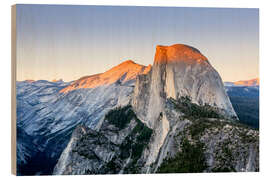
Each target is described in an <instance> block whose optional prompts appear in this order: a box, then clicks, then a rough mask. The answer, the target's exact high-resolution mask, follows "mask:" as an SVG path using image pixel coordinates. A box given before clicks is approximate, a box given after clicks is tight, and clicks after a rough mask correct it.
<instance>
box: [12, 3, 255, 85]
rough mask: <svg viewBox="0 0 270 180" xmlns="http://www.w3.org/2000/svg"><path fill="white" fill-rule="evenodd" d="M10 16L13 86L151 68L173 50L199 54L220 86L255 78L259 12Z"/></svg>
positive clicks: (38, 9)
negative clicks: (161, 51)
mask: <svg viewBox="0 0 270 180" xmlns="http://www.w3.org/2000/svg"><path fill="white" fill-rule="evenodd" d="M16 16H17V17H16V18H17V19H16V26H17V43H16V45H17V80H18V81H21V80H26V79H32V80H40V79H44V80H53V79H63V80H64V81H72V80H76V79H78V78H80V77H82V76H86V75H92V74H96V73H101V72H105V71H106V70H108V69H110V68H111V67H113V66H116V65H118V64H119V63H121V62H123V61H125V60H128V59H131V60H133V61H134V62H136V63H139V64H143V65H148V64H153V62H154V55H155V49H156V48H155V47H156V46H157V45H173V44H187V45H190V46H193V47H195V48H197V49H199V50H200V51H201V53H202V54H203V55H204V56H206V57H207V58H208V60H209V62H210V63H211V64H212V66H213V67H214V68H215V69H216V70H217V71H218V72H219V74H220V76H221V78H222V79H223V81H237V80H247V79H252V78H256V77H259V10H258V9H245V8H243V9H239V8H186V7H185V8H183V7H125V6H122V7H118V6H64V5H17V14H16Z"/></svg>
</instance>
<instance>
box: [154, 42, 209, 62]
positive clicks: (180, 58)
mask: <svg viewBox="0 0 270 180" xmlns="http://www.w3.org/2000/svg"><path fill="white" fill-rule="evenodd" d="M177 62H186V63H200V62H207V63H208V60H207V58H206V57H205V56H204V55H202V54H201V52H200V51H199V50H198V49H196V48H193V47H191V46H188V45H184V44H175V45H172V46H161V45H158V46H157V47H156V55H155V61H154V64H160V63H162V64H163V63H166V64H167V63H177Z"/></svg>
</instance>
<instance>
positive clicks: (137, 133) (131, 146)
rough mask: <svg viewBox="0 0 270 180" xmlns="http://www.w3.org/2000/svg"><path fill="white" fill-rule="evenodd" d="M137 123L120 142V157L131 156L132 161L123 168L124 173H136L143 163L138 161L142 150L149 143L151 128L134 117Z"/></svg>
mask: <svg viewBox="0 0 270 180" xmlns="http://www.w3.org/2000/svg"><path fill="white" fill-rule="evenodd" d="M135 120H136V123H137V125H136V126H135V127H134V128H133V130H132V131H131V133H130V134H129V135H128V136H127V137H126V138H125V140H124V142H123V143H122V144H121V146H120V149H121V154H120V158H121V159H126V158H128V157H131V159H132V161H131V162H130V163H129V164H128V165H127V167H126V168H125V172H124V173H138V172H139V170H140V169H141V167H142V165H143V164H140V163H138V160H139V158H140V157H141V155H142V152H143V150H144V149H145V148H146V146H147V145H148V144H149V141H150V138H151V136H152V133H153V130H152V129H150V128H148V127H147V126H146V125H145V124H143V123H142V122H141V121H140V120H139V119H137V117H135Z"/></svg>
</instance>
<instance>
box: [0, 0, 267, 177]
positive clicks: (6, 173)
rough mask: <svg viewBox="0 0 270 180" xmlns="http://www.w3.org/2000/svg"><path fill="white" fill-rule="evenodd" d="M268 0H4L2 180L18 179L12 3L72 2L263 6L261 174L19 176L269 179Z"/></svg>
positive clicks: (0, 10) (0, 109) (0, 98)
mask: <svg viewBox="0 0 270 180" xmlns="http://www.w3.org/2000/svg"><path fill="white" fill-rule="evenodd" d="M268 2H269V1H267V0H185V1H184V0H166V1H165V0H88V1H86V0H77V1H76V0H62V1H58V2H56V1H55V0H23V1H20V0H18V1H15V0H10V1H4V2H1V5H0V13H1V15H0V18H1V19H0V24H1V33H0V35H1V37H0V42H1V48H0V56H1V59H0V63H1V64H0V68H1V69H0V72H1V75H0V78H1V79H0V83H1V87H0V90H1V92H0V102H1V107H0V112H1V113H0V117H1V118H0V122H1V124H0V127H1V129H0V133H1V134H0V137H1V141H0V143H1V145H0V176H1V179H15V178H17V177H15V176H13V175H11V159H10V153H11V149H10V134H11V132H10V129H11V128H10V127H11V122H10V121H11V120H10V119H11V118H10V115H11V108H10V107H11V89H10V88H11V83H10V79H11V63H10V62H11V61H10V59H11V58H10V52H11V48H10V47H11V44H10V42H11V38H10V34H11V33H10V32H11V31H10V26H11V24H10V19H11V16H10V14H11V5H13V4H72V5H128V6H132V5H136V6H180V7H233V8H236V7H244V8H260V79H261V87H260V105H261V106H260V172H259V173H228V174H224V173H222V174H220V173H215V174H214V173H212V174H173V175H110V176H107V175H106V176H104V175H101V176H100V175H99V176H53V177H51V176H49V177H48V176H42V177H20V178H21V179H29V178H45V179H47V178H53V179H56V178H57V179H60V180H61V179H62V180H64V179H75V178H76V179H78V178H81V179H89V178H91V179H92V178H94V179H109V178H110V179H117V180H118V179H125V180H126V179H127V178H128V179H138V178H142V179H147V178H153V179H164V178H170V179H180V178H181V179H191V180H192V179H199V178H200V179H201V178H203V179H204V178H207V179H209V180H211V179H215V180H216V179H220V180H222V179H226V180H227V179H239V178H243V179H245V180H248V179H252V180H254V179H269V177H270V176H269V175H270V173H269V172H270V168H269V167H270V165H269V162H270V159H269V157H270V155H269V154H270V152H269V151H270V146H269V145H270V144H269V143H270V134H269V132H270V118H269V117H270V112H269V108H270V106H269V105H268V101H269V100H270V88H269V80H268V79H269V78H270V74H269V72H270V63H269V62H270V56H269V54H270V52H269V51H270V39H269V34H270V28H269V22H270V20H269V19H270V6H269V4H268Z"/></svg>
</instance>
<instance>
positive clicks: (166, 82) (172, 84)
mask: <svg viewBox="0 0 270 180" xmlns="http://www.w3.org/2000/svg"><path fill="white" fill-rule="evenodd" d="M186 96H188V97H190V98H191V100H192V102H193V103H196V104H199V105H205V104H208V105H210V106H213V107H217V108H219V109H220V112H221V113H222V114H223V115H225V116H228V117H237V116H236V113H235V112H234V109H233V107H232V105H231V102H230V100H229V98H228V96H227V94H226V92H225V90H224V86H223V83H222V80H221V78H220V76H219V74H218V72H217V71H216V70H215V69H214V68H213V67H212V66H211V64H210V63H209V61H208V60H207V58H206V57H205V56H204V55H202V54H201V53H200V51H199V50H197V49H195V48H193V47H190V46H187V45H183V44H176V45H172V46H157V47H156V54H155V61H154V65H153V68H152V71H151V72H150V73H148V74H147V75H145V76H140V77H138V78H137V82H136V87H135V90H134V98H133V106H134V108H135V109H136V110H137V111H138V116H139V117H140V118H141V119H145V121H147V124H148V125H149V126H150V127H153V126H154V122H155V120H156V119H157V118H158V116H159V113H160V112H161V111H162V109H163V107H164V100H165V99H166V98H170V97H171V98H174V99H178V98H180V97H186ZM142 98H143V101H142ZM149 107H151V108H149Z"/></svg>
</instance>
